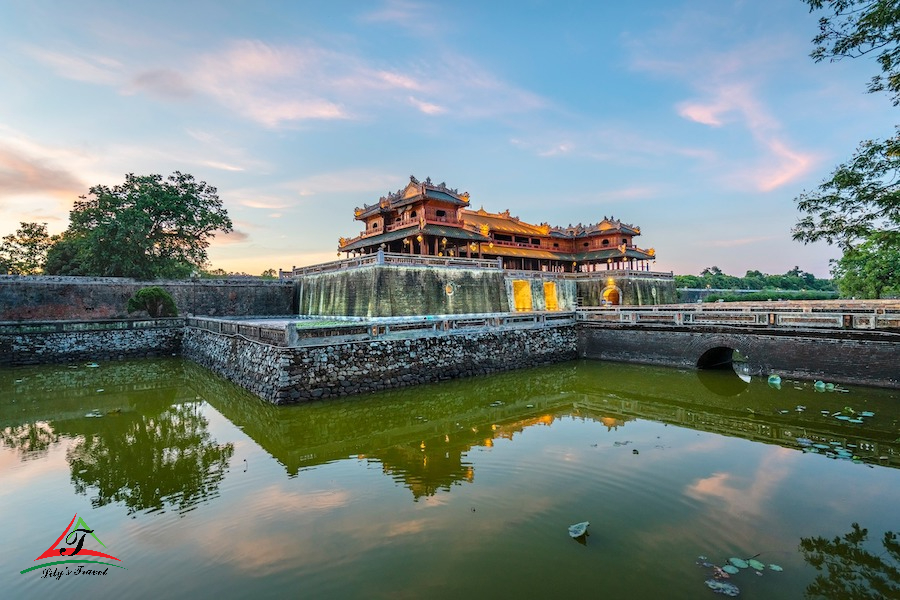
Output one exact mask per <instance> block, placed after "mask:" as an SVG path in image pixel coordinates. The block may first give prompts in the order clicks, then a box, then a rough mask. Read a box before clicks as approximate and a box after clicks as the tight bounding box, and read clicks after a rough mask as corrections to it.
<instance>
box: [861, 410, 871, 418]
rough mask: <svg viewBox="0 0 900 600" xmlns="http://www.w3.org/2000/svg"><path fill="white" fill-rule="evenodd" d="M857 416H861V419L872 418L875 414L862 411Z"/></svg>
mask: <svg viewBox="0 0 900 600" xmlns="http://www.w3.org/2000/svg"><path fill="white" fill-rule="evenodd" d="M859 416H861V417H874V416H875V413H873V412H872V411H870V410H864V411H862V412H861V413H859Z"/></svg>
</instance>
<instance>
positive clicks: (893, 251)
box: [832, 238, 900, 298]
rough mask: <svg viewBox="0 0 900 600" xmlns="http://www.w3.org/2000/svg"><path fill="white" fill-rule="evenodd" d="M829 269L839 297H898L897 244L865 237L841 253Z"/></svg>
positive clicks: (899, 257)
mask: <svg viewBox="0 0 900 600" xmlns="http://www.w3.org/2000/svg"><path fill="white" fill-rule="evenodd" d="M832 272H833V273H834V277H835V280H836V281H837V284H838V288H839V289H840V291H841V295H842V296H848V297H849V296H854V297H857V298H884V297H886V296H900V247H898V246H897V245H895V244H890V243H887V242H884V241H881V240H879V239H877V238H872V239H868V240H866V241H865V242H863V243H862V244H860V245H858V246H856V247H854V248H851V249H849V250H847V251H846V252H844V255H843V256H842V257H841V258H840V260H838V261H836V262H835V263H834V268H833V271H832Z"/></svg>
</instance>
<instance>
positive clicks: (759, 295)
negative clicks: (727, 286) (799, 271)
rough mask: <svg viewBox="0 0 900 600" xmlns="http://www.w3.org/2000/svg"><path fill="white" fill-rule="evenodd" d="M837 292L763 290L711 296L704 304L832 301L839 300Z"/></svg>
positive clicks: (706, 297) (706, 298) (705, 298)
mask: <svg viewBox="0 0 900 600" xmlns="http://www.w3.org/2000/svg"><path fill="white" fill-rule="evenodd" d="M837 296H838V293H837V292H822V291H810V290H806V291H801V290H763V291H761V292H748V293H742V294H730V293H728V292H724V293H720V294H710V295H709V296H705V297H704V298H703V301H704V302H718V301H719V300H721V301H723V302H759V301H766V300H831V299H832V298H837Z"/></svg>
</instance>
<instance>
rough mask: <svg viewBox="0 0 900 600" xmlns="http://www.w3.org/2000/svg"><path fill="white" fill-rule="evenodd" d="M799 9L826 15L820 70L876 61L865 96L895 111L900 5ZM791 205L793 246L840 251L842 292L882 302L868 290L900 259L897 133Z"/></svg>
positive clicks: (860, 2)
mask: <svg viewBox="0 0 900 600" xmlns="http://www.w3.org/2000/svg"><path fill="white" fill-rule="evenodd" d="M804 1H805V2H806V3H807V4H808V5H809V7H810V11H811V12H812V11H817V10H826V11H828V14H826V15H825V16H823V17H821V18H820V19H819V35H817V36H816V37H815V38H813V43H814V44H815V47H814V49H813V51H812V53H811V56H812V58H813V59H814V60H815V61H816V62H820V61H822V60H824V59H826V58H829V59H831V60H832V61H835V60H841V59H843V58H857V57H863V56H870V55H874V56H875V58H876V62H877V63H878V65H879V67H880V69H881V74H878V75H875V76H874V77H873V78H872V80H871V82H870V83H869V92H870V93H872V92H881V91H887V92H889V93H890V94H891V95H892V101H893V103H894V105H895V106H896V105H898V104H900V3H898V2H897V0H804ZM795 202H796V203H797V207H798V208H799V209H800V211H801V212H803V213H805V216H803V217H801V219H800V220H799V221H798V222H797V224H796V225H795V226H794V228H793V236H794V239H795V240H798V241H802V242H803V243H810V242H816V241H820V240H821V241H825V242H828V243H829V244H837V245H838V246H839V247H840V248H841V250H842V251H843V252H844V257H843V258H841V259H840V260H839V261H837V264H836V266H835V267H834V269H833V271H832V273H833V274H834V275H835V278H836V280H837V283H838V286H839V287H840V289H841V291H842V292H843V293H847V292H846V290H854V291H855V292H857V291H858V292H859V293H860V295H865V296H869V295H871V294H880V293H881V291H882V290H879V288H878V287H877V286H873V285H870V282H871V274H872V273H877V272H884V267H883V256H882V255H886V256H896V255H897V253H898V252H900V133H895V134H894V136H893V137H891V138H888V139H886V140H868V141H864V142H863V143H862V144H860V146H859V148H857V150H856V153H855V154H854V155H853V157H852V158H851V159H850V161H848V162H846V163H844V164H841V165H839V166H838V167H837V168H836V169H835V170H834V172H833V173H832V174H831V178H830V179H828V180H826V181H824V182H823V183H822V184H821V185H819V187H818V188H816V190H815V191H813V192H804V193H803V194H801V195H800V196H798V197H797V198H796V199H795ZM866 261H870V262H872V264H871V265H867V264H865V262H866ZM845 279H846V280H845ZM867 282H868V283H867ZM889 285H893V284H889ZM863 290H867V291H865V292H863Z"/></svg>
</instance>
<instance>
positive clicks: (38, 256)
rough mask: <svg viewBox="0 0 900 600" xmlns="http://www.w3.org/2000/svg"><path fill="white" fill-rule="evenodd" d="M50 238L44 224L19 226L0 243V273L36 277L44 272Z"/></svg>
mask: <svg viewBox="0 0 900 600" xmlns="http://www.w3.org/2000/svg"><path fill="white" fill-rule="evenodd" d="M50 244H51V238H50V235H49V234H48V233H47V224H46V223H25V222H24V221H23V222H21V223H20V224H19V228H18V229H17V230H16V232H15V233H14V234H10V235H5V236H3V243H0V271H3V272H4V273H11V274H13V275H36V274H39V273H41V272H43V270H44V262H45V261H46V257H47V249H48V248H49V247H50Z"/></svg>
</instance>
